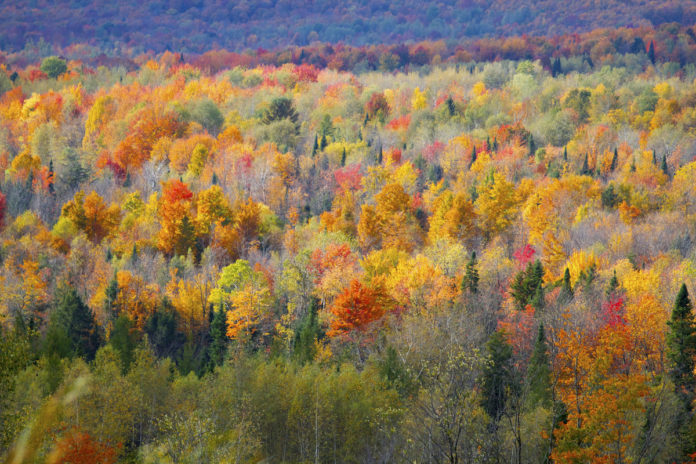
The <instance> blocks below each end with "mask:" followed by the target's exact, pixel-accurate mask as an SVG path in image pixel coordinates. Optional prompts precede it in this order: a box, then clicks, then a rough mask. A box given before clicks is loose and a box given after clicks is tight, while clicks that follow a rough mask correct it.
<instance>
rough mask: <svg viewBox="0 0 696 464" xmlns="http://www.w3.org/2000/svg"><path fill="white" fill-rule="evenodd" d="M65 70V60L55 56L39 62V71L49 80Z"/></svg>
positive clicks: (66, 68)
mask: <svg viewBox="0 0 696 464" xmlns="http://www.w3.org/2000/svg"><path fill="white" fill-rule="evenodd" d="M67 70H68V65H67V63H66V62H65V60H63V59H61V58H58V57H57V56H49V57H48V58H45V59H44V60H43V61H42V62H41V71H43V72H44V73H46V75H47V76H48V77H50V78H51V79H55V78H56V77H58V76H60V75H61V74H63V73H64V72H65V71H67Z"/></svg>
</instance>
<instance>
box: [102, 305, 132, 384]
mask: <svg viewBox="0 0 696 464" xmlns="http://www.w3.org/2000/svg"><path fill="white" fill-rule="evenodd" d="M109 345H111V346H112V347H113V349H114V351H115V352H116V354H117V355H118V357H119V360H120V362H121V372H127V371H128V369H129V368H130V365H131V363H132V362H133V357H134V353H135V347H136V346H137V340H136V338H135V332H134V331H133V323H132V322H131V320H130V319H129V318H128V316H126V315H125V314H122V315H120V316H119V317H118V319H116V321H115V322H114V327H113V328H112V329H111V334H110V337H109Z"/></svg>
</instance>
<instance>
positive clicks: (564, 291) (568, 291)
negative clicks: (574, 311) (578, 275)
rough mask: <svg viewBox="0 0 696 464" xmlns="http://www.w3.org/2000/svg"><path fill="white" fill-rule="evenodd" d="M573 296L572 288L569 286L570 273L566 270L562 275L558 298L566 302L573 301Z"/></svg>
mask: <svg viewBox="0 0 696 464" xmlns="http://www.w3.org/2000/svg"><path fill="white" fill-rule="evenodd" d="M573 296H574V293H573V286H572V285H571V284H570V271H569V270H568V268H566V269H565V272H564V273H563V283H562V284H561V294H560V296H559V298H560V300H561V301H563V302H568V301H570V300H572V299H573Z"/></svg>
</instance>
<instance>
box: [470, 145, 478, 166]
mask: <svg viewBox="0 0 696 464" xmlns="http://www.w3.org/2000/svg"><path fill="white" fill-rule="evenodd" d="M475 162H476V145H473V146H472V147H471V162H470V163H469V166H472V165H473V164H474V163H475Z"/></svg>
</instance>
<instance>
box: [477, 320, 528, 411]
mask: <svg viewBox="0 0 696 464" xmlns="http://www.w3.org/2000/svg"><path fill="white" fill-rule="evenodd" d="M486 349H487V351H488V357H489V363H488V364H487V365H486V366H485V367H484V369H483V379H482V382H481V387H482V388H481V389H482V392H481V393H482V397H483V398H482V406H483V408H484V409H485V410H486V412H487V413H488V415H489V416H490V417H491V418H492V419H493V420H494V421H496V422H497V421H498V420H499V419H500V417H501V416H502V414H503V412H504V411H505V406H506V403H507V400H508V398H509V397H510V395H514V394H515V393H517V392H518V391H519V388H518V386H519V385H518V382H517V379H516V375H515V372H514V368H513V364H512V346H510V344H509V343H508V341H507V339H506V337H505V334H504V333H503V332H502V331H500V330H498V331H496V332H494V333H493V335H491V337H490V339H489V340H488V342H487V343H486Z"/></svg>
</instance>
